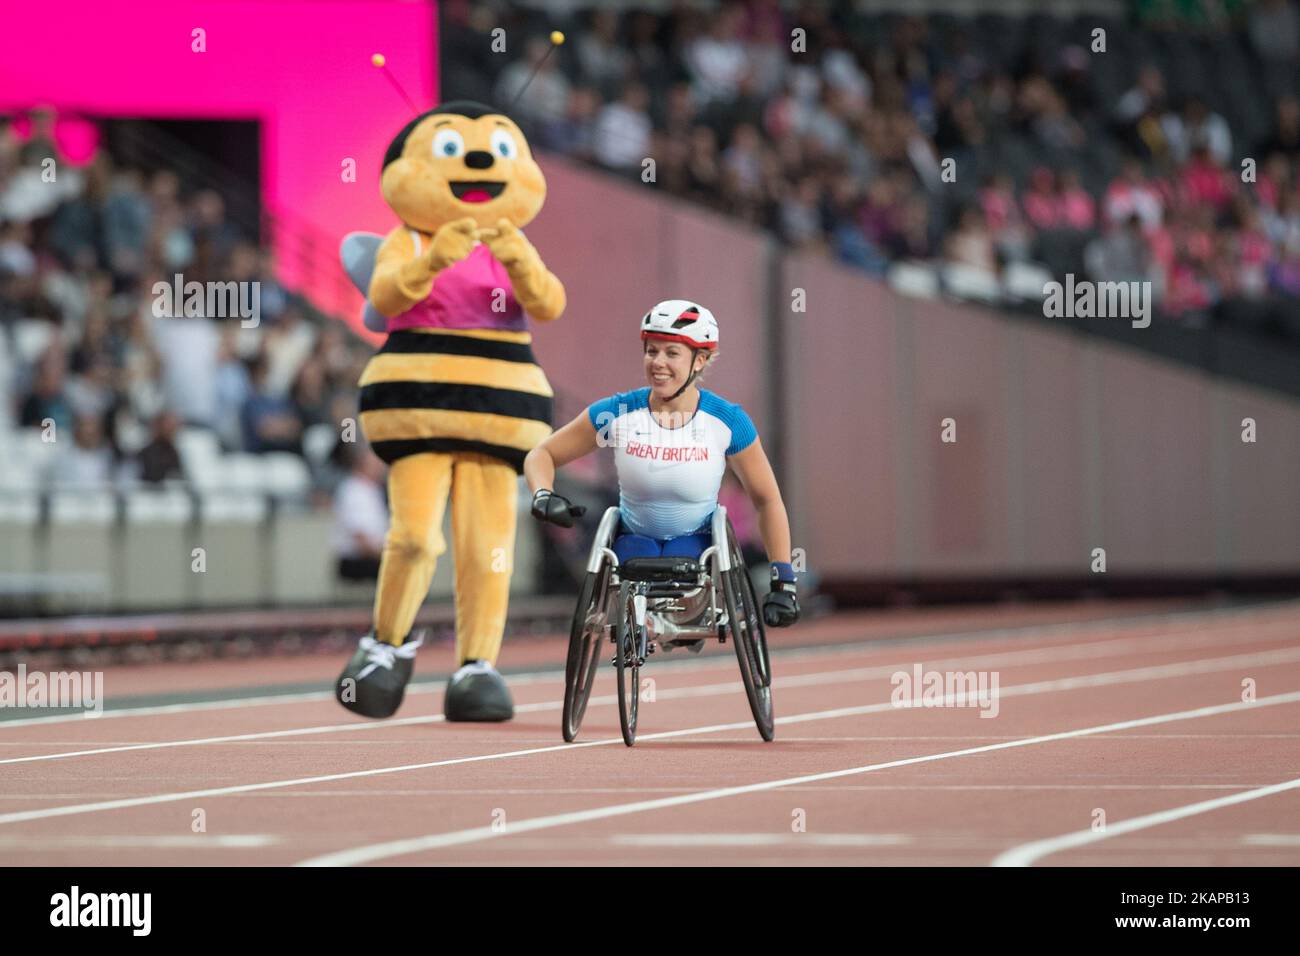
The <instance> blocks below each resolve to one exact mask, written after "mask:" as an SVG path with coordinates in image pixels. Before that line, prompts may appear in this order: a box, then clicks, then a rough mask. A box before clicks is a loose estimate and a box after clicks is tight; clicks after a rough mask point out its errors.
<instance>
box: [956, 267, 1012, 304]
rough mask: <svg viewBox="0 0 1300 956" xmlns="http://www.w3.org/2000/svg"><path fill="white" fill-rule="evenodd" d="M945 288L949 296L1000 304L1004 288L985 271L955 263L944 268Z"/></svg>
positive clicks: (995, 278) (995, 277)
mask: <svg viewBox="0 0 1300 956" xmlns="http://www.w3.org/2000/svg"><path fill="white" fill-rule="evenodd" d="M943 286H944V289H946V290H947V292H948V294H949V295H953V296H956V297H957V298H959V299H973V300H975V301H977V302H998V301H1000V300H1001V298H1002V286H1001V285H999V283H998V278H997V276H995V275H994V274H993V273H991V272H987V271H986V270H984V269H979V268H976V267H975V266H968V265H966V264H965V263H960V262H953V263H949V264H948V265H946V266H944V267H943Z"/></svg>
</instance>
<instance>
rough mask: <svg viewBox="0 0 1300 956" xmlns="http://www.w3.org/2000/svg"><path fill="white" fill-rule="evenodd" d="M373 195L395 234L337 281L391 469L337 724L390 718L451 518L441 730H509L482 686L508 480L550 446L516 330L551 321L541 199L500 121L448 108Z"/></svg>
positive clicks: (554, 306)
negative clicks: (353, 299)
mask: <svg viewBox="0 0 1300 956" xmlns="http://www.w3.org/2000/svg"><path fill="white" fill-rule="evenodd" d="M381 189H382V191H383V195H384V199H385V201H386V202H387V203H388V205H389V207H390V208H391V209H392V210H393V212H394V213H395V214H396V215H397V218H398V219H399V220H400V224H399V225H398V226H396V227H395V228H394V229H393V230H392V231H391V232H390V233H389V234H388V235H387V236H383V237H380V236H377V235H372V234H367V233H352V234H351V235H349V236H348V237H347V238H345V239H344V240H343V246H342V249H341V257H342V259H343V265H344V268H345V269H346V270H347V273H348V275H349V276H350V277H351V279H352V281H353V283H354V284H356V286H357V288H359V289H361V290H362V291H363V292H364V293H365V294H366V306H365V311H364V313H363V321H364V322H365V325H366V327H367V328H369V329H371V330H373V331H376V332H384V333H386V334H387V339H386V341H385V342H384V345H383V347H382V348H380V350H379V352H378V353H377V354H376V355H375V356H374V357H373V358H372V359H371V360H370V362H369V364H368V365H367V366H366V369H365V372H364V373H363V374H362V376H361V382H360V385H361V398H360V408H361V416H360V417H361V427H362V431H363V432H364V434H365V436H366V439H367V440H368V441H369V442H370V444H371V446H372V447H373V448H374V451H375V453H376V454H377V455H379V457H380V458H382V459H383V460H384V461H386V462H388V464H389V472H388V501H389V509H390V512H391V515H392V524H391V526H390V528H389V531H388V536H387V537H386V538H385V541H384V552H383V558H382V560H381V562H380V569H379V583H378V587H377V589H376V592H375V607H374V620H373V629H372V631H371V632H370V633H369V634H367V635H366V636H365V637H363V638H362V639H361V642H360V645H359V646H358V648H357V651H356V653H355V654H354V655H353V657H352V659H351V660H350V661H349V662H348V664H347V666H346V667H345V668H344V670H343V673H342V675H340V677H339V681H338V684H337V686H336V696H337V697H338V700H339V702H340V703H342V704H343V706H345V707H347V708H348V709H349V710H352V711H354V712H355V713H359V714H364V715H366V716H368V717H387V716H389V715H391V714H392V713H394V712H395V711H396V710H397V708H398V706H399V705H400V704H401V702H402V696H403V694H404V693H405V690H406V684H407V681H409V680H410V677H411V672H412V670H413V668H414V660H415V652H416V649H417V648H418V647H419V645H420V640H419V638H418V637H416V636H415V635H414V634H413V632H412V627H413V625H414V623H415V616H416V613H417V612H418V611H419V608H420V605H421V603H423V601H424V598H425V596H426V595H427V594H428V592H429V583H430V582H431V581H432V579H433V571H434V564H435V562H436V560H437V558H438V556H439V555H440V554H442V553H443V552H444V551H445V550H446V547H447V545H446V542H445V541H444V540H443V535H442V524H443V516H444V514H445V512H446V507H447V501H448V499H450V501H451V509H452V529H453V531H452V539H453V540H452V543H451V544H452V552H453V560H454V562H455V568H456V583H455V598H456V654H457V659H458V661H459V663H460V668H459V669H458V670H457V671H456V673H455V674H454V675H453V677H452V679H451V681H450V682H449V683H448V686H447V693H446V698H445V700H444V704H443V711H444V713H445V714H446V717H447V719H448V720H463V721H498V720H509V719H510V718H511V717H512V716H513V715H514V704H513V702H512V701H511V698H510V691H509V689H508V688H507V687H506V683H505V681H504V680H503V679H502V677H501V675H500V674H499V673H498V672H497V670H496V662H497V657H498V655H499V653H500V650H501V639H502V636H503V634H504V631H505V620H506V607H507V602H508V598H509V591H510V573H509V567H507V569H506V570H505V571H502V570H501V569H500V556H501V555H505V556H507V559H509V558H511V557H513V555H514V544H515V518H516V511H515V509H516V502H517V493H518V489H517V481H518V475H519V474H520V473H521V472H522V469H523V461H524V456H525V455H526V454H527V453H528V452H529V451H530V450H531V449H532V448H533V447H534V446H535V445H537V444H538V443H539V442H540V441H542V439H544V438H545V437H546V436H547V435H549V434H550V432H551V426H550V421H551V401H552V392H551V386H550V384H549V383H548V382H547V380H546V376H545V374H544V373H543V372H542V370H541V368H540V367H538V365H537V363H536V361H535V360H534V358H533V352H532V346H531V342H532V336H531V334H530V332H529V330H528V319H529V318H532V319H533V320H536V321H541V322H547V321H550V320H552V319H555V318H558V317H559V315H560V314H561V313H562V312H563V311H564V305H565V294H564V286H563V285H562V284H561V283H560V280H559V279H557V278H556V277H555V276H554V275H553V274H552V273H551V272H550V271H549V270H548V269H547V268H546V265H545V264H544V263H543V261H542V257H541V255H540V254H539V253H538V251H537V249H536V248H535V247H534V246H533V244H532V243H531V242H529V241H528V239H527V238H526V237H525V236H524V234H523V227H524V226H526V225H527V224H528V223H529V222H531V221H532V220H533V218H534V217H535V216H536V215H537V213H538V212H539V211H540V210H541V208H542V205H543V203H544V202H545V199H546V180H545V179H544V178H543V176H542V171H541V169H540V168H538V166H537V164H536V163H535V162H534V161H533V158H532V153H531V151H530V149H529V146H528V141H527V140H526V139H525V138H524V135H523V133H522V132H520V130H519V128H518V127H517V126H516V125H515V123H514V122H513V121H512V120H511V119H510V118H509V117H508V116H505V115H504V114H502V113H499V112H497V111H495V110H493V109H492V108H490V107H487V106H483V105H481V104H478V103H470V102H464V101H460V102H452V103H444V104H442V105H441V106H438V107H435V108H434V109H432V110H429V111H428V112H427V113H424V114H423V115H421V116H417V117H416V118H415V119H413V120H412V121H411V122H410V123H408V124H407V125H406V127H405V128H404V129H403V130H402V131H401V132H400V133H398V134H397V136H396V138H395V139H394V140H393V142H392V144H391V145H390V146H389V147H388V152H387V153H386V154H385V156H384V167H383V175H382V177H381Z"/></svg>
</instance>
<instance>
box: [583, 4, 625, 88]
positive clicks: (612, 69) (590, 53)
mask: <svg viewBox="0 0 1300 956" xmlns="http://www.w3.org/2000/svg"><path fill="white" fill-rule="evenodd" d="M575 53H576V54H577V59H578V66H579V69H580V70H581V71H582V75H583V78H584V79H585V80H586V81H587V82H589V83H593V84H595V85H596V86H598V87H599V88H601V89H603V90H607V91H609V92H610V93H613V91H614V90H616V89H618V86H619V84H620V83H622V82H623V79H624V77H625V76H626V75H627V69H628V66H629V64H630V63H631V56H630V55H629V54H628V52H627V51H626V50H625V49H623V48H622V47H621V46H620V45H619V42H618V13H617V11H614V10H595V11H593V12H592V15H591V28H590V29H589V30H588V31H586V32H584V33H583V34H582V36H581V37H579V38H578V42H577V45H576V46H575Z"/></svg>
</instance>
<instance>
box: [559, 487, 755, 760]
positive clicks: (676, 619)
mask: <svg viewBox="0 0 1300 956" xmlns="http://www.w3.org/2000/svg"><path fill="white" fill-rule="evenodd" d="M618 527H619V511H618V508H616V507H611V508H608V509H606V511H605V513H604V515H603V516H602V518H601V520H600V525H599V526H598V528H597V530H596V538H595V540H594V541H593V542H592V545H591V552H590V555H589V557H588V559H587V570H586V576H585V578H584V579H583V582H582V589H581V591H580V592H579V595H578V604H577V607H576V608H575V610H574V614H573V626H572V628H571V630H570V632H569V653H568V659H567V660H566V662H565V668H564V714H563V727H562V729H563V732H564V739H565V741H566V742H567V743H572V742H573V741H574V739H575V738H576V737H577V736H578V730H579V728H580V727H581V725H582V718H583V715H584V714H585V713H586V710H587V702H588V700H590V698H591V689H592V685H593V683H594V681H595V677H596V670H597V668H598V667H599V666H600V662H601V660H602V659H605V660H609V657H608V656H607V655H608V654H609V648H610V647H611V646H612V647H613V661H612V662H613V664H614V668H615V670H616V672H617V675H618V718H619V726H620V728H621V729H622V731H623V742H624V743H625V744H627V745H628V746H629V747H631V746H632V745H633V744H634V743H635V742H636V725H637V710H638V706H637V705H638V702H639V700H640V690H641V667H642V666H643V665H644V664H645V662H646V658H647V657H648V656H649V655H650V654H652V653H654V652H655V650H656V649H660V648H662V649H663V650H664V651H670V650H673V649H675V648H685V649H688V650H690V651H694V652H696V653H698V652H699V651H700V650H701V649H703V646H704V642H705V641H708V640H717V641H720V642H723V643H725V642H726V640H727V637H728V635H730V637H731V640H732V643H733V645H734V646H735V649H736V659H737V661H738V662H739V664H740V676H741V680H742V682H743V683H744V686H745V696H746V697H748V698H749V708H750V710H751V711H752V712H753V715H754V723H755V724H756V725H757V726H758V732H759V734H760V735H761V736H762V738H763V739H764V740H766V741H770V740H772V739H773V737H774V736H775V727H774V723H773V719H772V672H771V667H770V665H769V662H768V653H767V634H766V632H765V630H764V627H763V609H762V607H761V605H760V604H759V602H758V598H757V596H756V595H755V593H754V583H753V581H752V580H751V579H750V576H749V573H748V571H747V570H746V568H745V564H744V560H743V559H742V557H741V553H740V545H739V543H738V542H737V541H736V533H735V530H734V529H733V528H732V527H731V522H730V521H729V520H728V519H727V511H726V508H724V507H723V506H722V505H719V506H718V508H717V510H716V511H715V512H714V513H713V520H712V524H711V527H710V531H711V533H712V542H713V543H712V544H710V545H709V546H708V547H707V548H705V549H704V552H703V553H702V554H701V555H700V557H699V559H698V560H694V559H691V558H681V557H656V558H629V559H628V560H627V561H624V562H622V563H621V564H620V562H619V560H618V556H617V555H616V554H615V553H614V551H613V550H612V546H613V543H614V538H615V536H616V535H617V534H618Z"/></svg>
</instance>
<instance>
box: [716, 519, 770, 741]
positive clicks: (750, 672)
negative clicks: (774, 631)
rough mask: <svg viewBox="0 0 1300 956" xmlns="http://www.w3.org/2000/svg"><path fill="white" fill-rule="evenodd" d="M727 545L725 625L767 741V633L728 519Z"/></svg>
mask: <svg viewBox="0 0 1300 956" xmlns="http://www.w3.org/2000/svg"><path fill="white" fill-rule="evenodd" d="M727 548H728V550H729V551H730V552H731V570H730V571H728V572H726V573H725V574H724V575H722V590H723V597H724V598H725V600H726V602H727V628H728V630H730V631H731V636H732V642H733V643H734V644H735V645H736V660H737V662H738V663H739V664H740V679H741V681H742V682H743V683H744V685H745V696H746V697H747V698H749V709H750V712H751V713H753V715H754V724H755V725H756V726H757V727H758V733H759V736H761V737H762V738H763V739H764V740H766V741H769V742H770V741H771V740H772V739H773V738H775V737H776V724H775V720H774V718H773V716H772V669H771V664H770V663H769V661H768V657H767V632H766V631H765V630H764V628H763V609H762V607H761V606H760V605H759V603H758V597H757V595H756V594H755V593H754V582H753V581H752V580H751V579H750V577H749V571H748V570H747V569H746V567H745V562H744V559H743V558H742V557H741V554H740V547H739V545H738V544H737V543H736V532H735V531H734V530H733V529H732V527H731V522H730V521H728V522H727Z"/></svg>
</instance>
